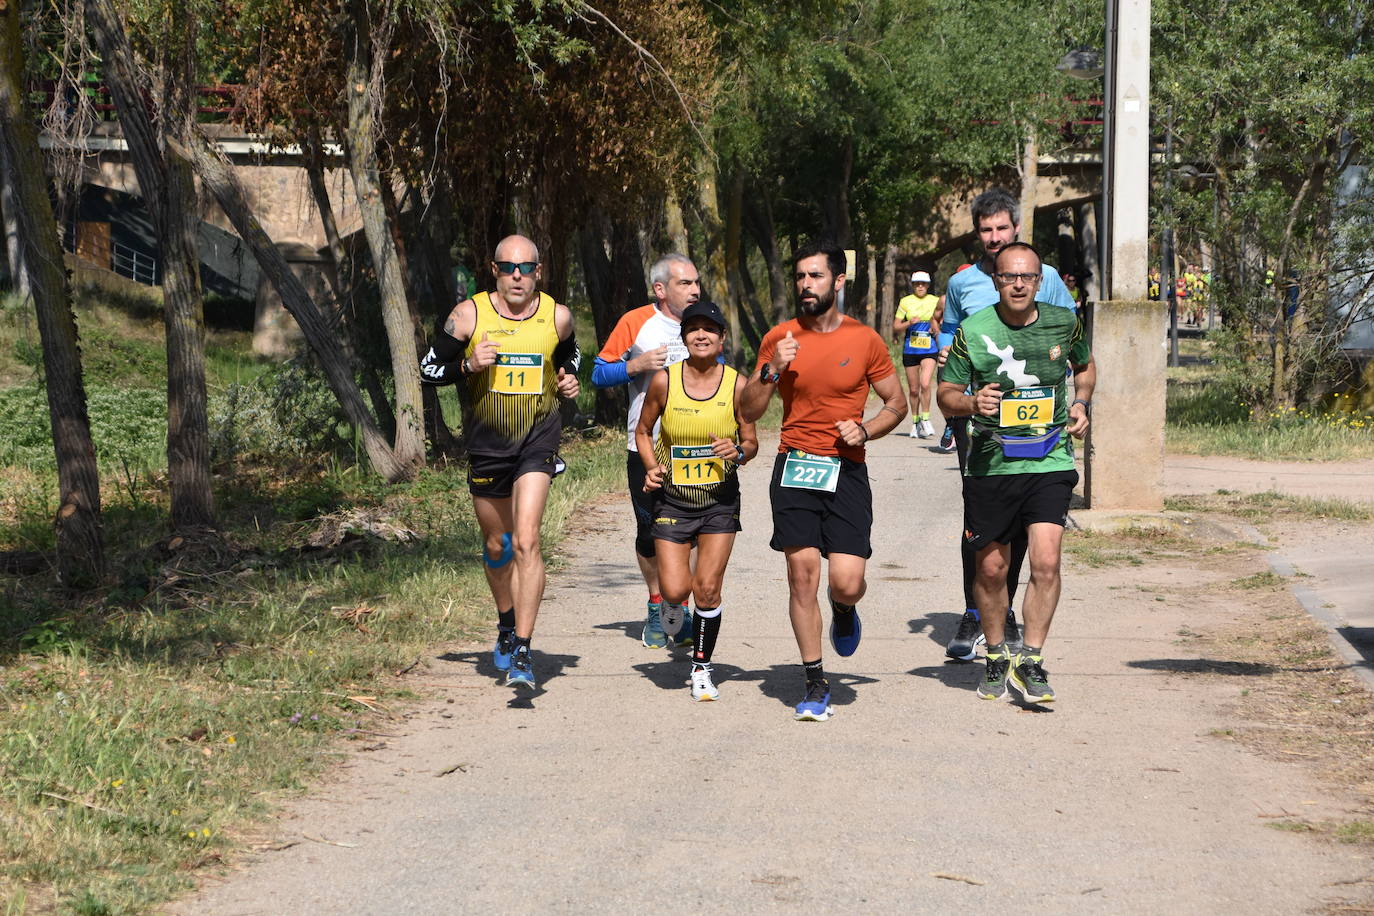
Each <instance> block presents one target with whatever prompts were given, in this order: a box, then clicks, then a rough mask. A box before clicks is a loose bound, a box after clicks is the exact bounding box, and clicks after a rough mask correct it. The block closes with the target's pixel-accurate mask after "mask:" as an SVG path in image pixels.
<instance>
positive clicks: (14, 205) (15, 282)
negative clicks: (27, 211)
mask: <svg viewBox="0 0 1374 916" xmlns="http://www.w3.org/2000/svg"><path fill="white" fill-rule="evenodd" d="M10 173H11V170H10V169H9V168H7V167H6V166H5V164H4V162H3V161H0V212H3V215H4V220H5V252H4V253H5V265H6V266H7V267H8V268H9V274H10V291H11V292H13V293H14V294H15V295H16V296H18V297H19V299H20V300H21V301H23V300H26V299H28V298H29V273H28V271H26V270H25V269H24V255H23V252H22V244H21V241H20V238H19V193H18V191H16V190H15V187H14V183H13V182H12V181H11V180H10Z"/></svg>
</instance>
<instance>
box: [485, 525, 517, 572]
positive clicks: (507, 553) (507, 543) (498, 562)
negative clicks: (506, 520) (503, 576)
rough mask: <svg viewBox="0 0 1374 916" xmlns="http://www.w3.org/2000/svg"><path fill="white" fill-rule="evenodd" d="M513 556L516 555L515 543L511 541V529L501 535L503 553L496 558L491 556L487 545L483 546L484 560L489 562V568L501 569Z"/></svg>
mask: <svg viewBox="0 0 1374 916" xmlns="http://www.w3.org/2000/svg"><path fill="white" fill-rule="evenodd" d="M513 556H515V545H514V544H513V543H512V541H511V537H510V532H509V531H507V532H506V533H505V534H503V535H501V555H500V556H499V557H497V558H496V559H494V560H493V559H492V558H491V554H489V553H487V548H486V547H483V548H482V562H483V563H485V564H487V568H488V569H500V568H501V567H502V566H505V565H506V564H507V563H509V562H510V560H511V557H513Z"/></svg>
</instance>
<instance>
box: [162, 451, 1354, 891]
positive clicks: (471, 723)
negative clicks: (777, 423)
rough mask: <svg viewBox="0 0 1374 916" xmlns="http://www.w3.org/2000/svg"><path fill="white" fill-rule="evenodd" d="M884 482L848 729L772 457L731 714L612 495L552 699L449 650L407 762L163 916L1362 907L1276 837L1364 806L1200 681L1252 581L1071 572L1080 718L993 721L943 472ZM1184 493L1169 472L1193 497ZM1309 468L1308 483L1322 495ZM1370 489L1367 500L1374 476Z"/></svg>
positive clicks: (1062, 704)
mask: <svg viewBox="0 0 1374 916" xmlns="http://www.w3.org/2000/svg"><path fill="white" fill-rule="evenodd" d="M1182 460H1183V461H1186V462H1187V465H1186V467H1187V468H1192V467H1194V466H1195V465H1196V463H1197V462H1199V461H1201V459H1194V458H1188V459H1182ZM869 466H870V476H871V478H872V483H873V491H874V494H875V528H874V549H875V553H874V557H873V560H872V561H871V564H870V567H869V593H868V596H867V597H866V599H865V601H864V602H863V604H862V605H861V613H862V614H863V620H864V640H863V645H862V646H861V648H860V649H859V652H858V653H857V654H856V655H855V656H854V657H852V658H850V659H838V658H836V657H835V656H834V655H833V653H830V652H827V658H826V664H827V671H828V672H829V674H830V677H831V681H832V684H833V685H834V703H835V706H836V710H837V711H836V715H835V716H834V718H833V719H832V720H831V721H829V722H825V723H797V722H794V721H792V716H791V706H792V704H794V703H795V702H796V701H797V699H798V698H799V694H800V687H801V675H800V669H799V666H798V664H797V662H798V659H797V653H796V646H795V643H794V641H793V639H792V635H791V631H790V627H789V626H788V623H787V610H786V599H787V591H786V582H785V578H784V570H783V564H782V560H781V557H780V555H778V554H776V553H774V552H773V551H771V550H770V549H769V548H768V545H767V540H768V535H769V532H770V529H771V525H770V522H769V516H768V509H767V505H768V502H767V476H768V467H769V462H768V461H766V460H761V461H758V462H756V463H755V464H753V465H751V466H750V467H748V468H746V469H745V472H744V487H745V519H744V524H745V529H746V530H745V532H744V533H743V534H742V535H741V536H740V538H739V540H738V542H737V545H736V549H735V555H734V558H733V560H732V562H731V566H730V570H729V573H728V574H727V579H726V588H725V596H726V603H725V611H724V615H725V616H724V624H723V627H722V633H721V638H720V643H719V646H718V649H717V653H716V656H717V658H716V661H717V664H716V670H717V673H718V682H719V684H720V689H721V700H720V701H719V702H717V703H705V704H694V703H692V702H691V701H690V700H689V699H688V693H687V688H686V684H685V681H686V677H687V670H688V664H687V662H686V660H685V655H682V654H679V655H677V656H673V655H670V654H668V653H666V652H663V651H657V652H655V651H653V650H649V649H645V648H644V647H642V646H641V645H640V643H639V638H638V637H639V629H640V626H641V623H642V613H643V612H642V607H643V595H642V585H641V583H640V582H639V580H638V575H637V573H636V571H635V569H634V565H633V560H632V556H631V547H630V539H629V536H628V532H629V531H630V525H631V521H630V512H629V507H628V505H626V501H625V498H624V496H623V495H620V496H616V497H614V498H610V497H608V498H607V499H606V500H604V501H602V502H601V503H599V504H597V505H594V506H591V507H589V508H588V509H587V510H586V511H585V512H584V513H582V517H581V520H580V522H579V526H578V529H577V531H576V532H575V534H574V535H573V536H572V537H570V538H569V539H568V540H567V541H565V542H564V545H563V548H562V551H563V556H561V557H560V558H559V559H558V563H557V568H555V569H554V570H553V571H552V574H551V577H550V586H549V590H548V595H547V597H546V602H545V607H544V610H543V611H542V613H541V617H540V621H539V624H540V625H539V629H538V632H537V635H536V641H535V664H536V670H537V672H538V674H539V676H540V679H541V683H542V685H543V686H542V689H541V691H540V692H539V693H538V694H537V695H535V696H534V697H533V698H532V699H524V700H521V699H513V698H512V693H511V691H510V690H508V689H506V688H503V687H500V686H498V685H497V683H496V678H495V672H494V670H493V669H492V668H491V667H490V662H489V655H488V652H489V648H490V647H489V646H488V645H486V644H485V643H483V644H477V645H458V646H448V647H442V648H440V649H438V650H436V651H435V653H434V656H433V657H432V658H430V659H428V660H427V665H426V666H424V667H423V668H422V669H417V670H416V672H414V673H413V674H412V675H410V676H409V682H410V684H411V686H412V687H413V689H415V690H417V691H420V692H422V693H423V695H424V699H423V700H422V701H421V702H420V703H418V704H417V705H416V706H415V708H413V709H412V710H411V711H410V712H409V713H407V714H406V715H405V716H404V717H402V718H398V720H397V721H395V722H394V723H390V724H389V725H388V726H387V727H386V728H384V729H382V730H383V731H386V732H387V733H388V735H394V736H395V737H385V738H384V739H378V740H376V741H375V743H373V744H371V745H369V747H370V748H371V749H369V750H367V751H365V752H364V751H360V752H357V753H354V754H352V755H351V756H350V757H349V758H348V760H347V762H346V763H345V764H344V765H343V767H342V768H341V769H340V771H339V773H338V775H337V778H335V779H333V780H332V781H331V782H329V783H328V784H327V785H323V786H320V787H318V788H316V789H315V790H313V791H312V792H311V794H310V795H309V796H308V797H306V798H302V799H299V800H295V801H293V802H291V803H289V804H288V805H287V806H286V807H285V809H284V810H283V812H282V814H281V816H280V818H279V819H278V820H276V821H274V822H272V823H271V824H269V825H268V833H269V835H270V837H271V838H270V840H269V841H268V842H266V843H264V844H263V848H262V849H260V850H259V851H257V852H256V853H254V854H253V855H251V856H248V857H246V858H245V859H244V860H243V861H242V862H240V863H239V864H238V865H237V866H236V867H235V868H233V869H232V870H230V871H228V872H226V873H224V874H221V875H218V876H215V877H213V878H210V879H208V880H206V881H205V882H204V883H203V886H202V888H201V890H200V891H199V893H197V894H196V895H194V896H191V897H188V898H186V899H185V900H183V901H181V902H180V903H178V904H176V905H175V906H173V907H171V908H170V910H171V911H172V912H176V913H186V914H190V913H196V914H250V913H282V912H292V911H295V912H329V913H432V912H451V913H467V912H474V913H475V912H489V911H492V910H494V909H501V910H505V911H515V912H531V911H545V912H548V911H552V912H573V911H576V912H586V911H593V912H627V911H640V910H644V909H646V908H653V909H654V910H656V911H660V912H669V913H678V912H682V913H686V912H692V911H699V910H702V909H704V908H707V907H719V906H722V905H725V906H728V907H729V908H730V909H731V910H734V911H739V912H765V911H775V910H778V909H782V908H786V909H794V908H801V907H805V908H807V909H809V910H812V911H820V912H839V911H852V910H855V909H862V910H875V911H884V910H886V911H891V910H896V909H898V908H900V909H902V910H905V911H909V912H916V913H946V912H950V911H953V910H955V909H956V908H965V907H974V908H986V907H990V906H997V907H1005V906H1008V905H1011V904H1013V903H1015V904H1017V905H1020V906H1027V905H1029V906H1030V907H1032V908H1034V909H1037V910H1044V911H1048V912H1057V913H1113V914H1116V913H1157V912H1167V911H1181V912H1213V911H1219V910H1222V909H1227V908H1232V907H1235V906H1238V905H1241V906H1244V908H1245V910H1246V911H1247V912H1251V913H1295V912H1306V911H1311V910H1312V909H1313V908H1314V907H1316V908H1322V907H1337V906H1344V905H1364V904H1367V903H1368V902H1369V896H1368V894H1369V885H1370V882H1371V877H1370V876H1371V874H1372V873H1374V865H1372V864H1371V855H1370V852H1369V847H1367V846H1347V845H1341V844H1336V843H1331V842H1327V841H1324V840H1320V839H1317V838H1314V837H1312V836H1309V835H1304V834H1301V833H1296V832H1290V831H1283V830H1275V829H1272V824H1273V822H1274V821H1275V819H1278V818H1283V817H1285V816H1291V815H1293V814H1294V813H1299V814H1301V815H1302V816H1304V817H1307V818H1311V819H1322V818H1336V817H1341V816H1343V815H1347V814H1349V812H1350V811H1351V810H1352V805H1353V804H1354V803H1353V801H1352V800H1351V798H1349V797H1348V796H1347V795H1345V794H1343V792H1342V791H1341V789H1340V787H1339V786H1334V785H1331V784H1329V783H1324V782H1322V781H1321V779H1320V777H1319V776H1318V775H1317V774H1316V773H1314V772H1313V771H1312V769H1311V768H1308V767H1304V766H1303V765H1302V764H1301V762H1300V761H1299V762H1282V761H1277V760H1274V759H1270V758H1268V757H1265V756H1262V755H1258V754H1255V753H1253V752H1250V751H1247V750H1246V749H1245V748H1244V747H1242V746H1240V745H1239V744H1237V743H1236V742H1233V741H1228V740H1226V739H1225V738H1224V736H1225V735H1226V734H1227V733H1228V730H1230V729H1232V728H1234V727H1236V726H1237V724H1238V719H1237V717H1238V716H1239V713H1238V712H1237V709H1236V705H1237V701H1238V700H1239V699H1240V697H1241V695H1242V691H1249V690H1250V689H1251V687H1252V681H1251V680H1247V679H1242V678H1230V679H1228V678H1226V677H1218V676H1199V675H1198V673H1197V672H1198V670H1199V666H1198V659H1199V657H1200V656H1199V653H1200V652H1201V651H1202V649H1201V648H1200V647H1199V646H1197V645H1195V644H1194V643H1193V642H1192V641H1190V640H1188V639H1186V638H1183V635H1184V634H1186V633H1187V632H1188V631H1189V628H1190V627H1193V628H1196V627H1197V626H1199V625H1202V624H1206V625H1215V626H1224V627H1235V626H1240V627H1244V626H1245V625H1246V624H1247V621H1248V620H1250V619H1252V617H1253V616H1254V615H1258V614H1261V613H1262V611H1260V610H1257V609H1256V608H1254V607H1251V606H1249V605H1247V604H1246V603H1245V602H1243V601H1238V600H1235V599H1234V597H1230V598H1228V597H1227V592H1226V590H1225V589H1220V590H1211V591H1208V590H1207V589H1206V586H1208V585H1209V584H1215V583H1224V582H1226V581H1229V580H1230V579H1233V578H1235V577H1236V576H1239V575H1244V574H1245V573H1246V572H1247V571H1249V572H1253V571H1255V569H1258V568H1262V561H1255V560H1254V558H1249V559H1244V558H1230V557H1228V556H1227V555H1225V553H1222V554H1219V555H1217V556H1215V557H1214V558H1213V559H1212V560H1210V561H1209V562H1207V563H1198V562H1196V561H1195V560H1194V559H1192V558H1190V557H1189V556H1186V555H1181V556H1161V557H1159V558H1155V559H1150V560H1149V561H1148V562H1143V563H1141V564H1140V565H1134V564H1130V563H1128V564H1118V565H1106V566H1100V567H1094V566H1091V565H1089V564H1086V563H1083V562H1080V561H1077V560H1070V561H1069V562H1068V563H1067V564H1066V570H1065V581H1064V597H1063V600H1062V601H1061V603H1060V608H1059V614H1058V617H1057V619H1056V621H1055V627H1054V631H1053V633H1052V636H1051V642H1050V645H1049V646H1047V649H1046V655H1047V659H1046V663H1047V667H1048V668H1049V670H1050V672H1051V676H1052V680H1053V683H1054V685H1055V688H1056V690H1057V691H1059V694H1060V697H1061V699H1060V701H1059V702H1058V703H1056V704H1054V706H1053V708H1051V709H1039V708H1035V709H1032V708H1027V707H1023V706H1021V705H1018V704H1016V703H1012V702H980V701H978V700H977V699H976V698H975V696H974V694H973V686H974V684H975V682H976V680H977V678H978V677H979V675H980V674H981V670H982V665H981V664H980V663H979V664H959V663H952V662H947V661H946V660H945V658H944V654H943V646H944V643H945V641H946V640H947V639H948V638H949V636H950V635H952V632H953V630H954V627H955V624H956V623H957V619H958V610H959V605H960V604H961V603H962V601H961V599H960V585H959V558H958V535H959V531H960V515H961V506H960V500H959V480H958V472H957V466H956V465H955V462H954V460H953V457H952V456H947V455H941V454H938V453H935V452H933V451H931V450H930V449H929V448H928V447H927V443H925V442H921V441H918V440H913V439H909V438H906V437H905V436H892V437H889V438H887V439H884V440H881V441H878V442H875V443H873V446H872V448H871V452H870V463H869ZM1181 467H1183V466H1181V465H1178V464H1177V463H1175V462H1174V461H1172V460H1171V462H1170V464H1169V468H1170V472H1169V485H1170V488H1171V492H1173V491H1175V490H1174V488H1175V487H1176V486H1178V485H1179V474H1180V468H1181ZM1319 467H1320V466H1314V465H1306V466H1303V468H1304V469H1305V471H1306V473H1307V476H1308V477H1310V476H1312V470H1313V469H1314V468H1319ZM1190 473H1191V471H1190ZM1258 473H1259V474H1260V476H1261V477H1262V475H1263V473H1264V471H1262V470H1260V471H1259V472H1258ZM1333 473H1334V472H1333ZM1356 473H1360V474H1368V475H1371V478H1374V463H1369V467H1368V468H1357V469H1356ZM1236 477H1237V475H1236V474H1235V473H1234V472H1233V473H1232V474H1231V475H1230V477H1229V478H1228V479H1230V484H1229V486H1230V487H1231V488H1233V489H1234V488H1236V480H1235V478H1236ZM1188 485H1189V486H1193V485H1196V486H1198V487H1202V488H1205V487H1209V486H1211V484H1210V483H1208V482H1206V481H1203V480H1201V479H1199V480H1198V481H1197V482H1196V484H1193V483H1189V484H1188ZM1222 486H1227V484H1218V485H1217V486H1211V490H1207V489H1200V490H1198V492H1211V491H1214V490H1215V489H1217V488H1219V487H1222ZM1359 486H1360V487H1361V488H1364V489H1366V490H1367V491H1374V488H1369V487H1367V484H1364V483H1361V484H1360V485H1359ZM1268 488H1269V487H1268V486H1262V487H1260V489H1268ZM1183 492H1187V491H1183ZM1256 563H1258V564H1259V565H1256ZM1247 564H1248V565H1247ZM1366 594H1367V593H1366ZM1247 615H1250V616H1247ZM1361 895H1363V896H1361Z"/></svg>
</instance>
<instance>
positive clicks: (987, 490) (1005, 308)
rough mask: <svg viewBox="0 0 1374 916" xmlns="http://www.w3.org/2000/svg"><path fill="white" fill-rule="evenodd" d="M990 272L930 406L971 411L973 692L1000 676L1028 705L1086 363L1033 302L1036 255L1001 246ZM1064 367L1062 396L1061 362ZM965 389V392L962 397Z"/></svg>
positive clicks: (1062, 326)
mask: <svg viewBox="0 0 1374 916" xmlns="http://www.w3.org/2000/svg"><path fill="white" fill-rule="evenodd" d="M993 277H994V279H995V280H996V282H997V287H998V291H999V294H1000V301H999V302H998V304H997V307H996V308H991V309H984V310H983V311H980V312H979V313H978V314H976V315H972V316H970V317H969V318H967V319H965V320H964V322H963V323H962V324H961V325H960V326H959V330H958V331H957V332H956V333H955V335H954V341H953V343H952V344H951V346H950V350H949V357H948V361H947V362H946V363H945V366H944V368H943V369H942V370H941V372H940V387H939V395H938V396H939V399H940V406H941V407H942V408H944V409H945V410H947V411H949V412H950V413H963V414H966V415H972V417H973V422H972V425H971V430H970V433H971V435H970V439H971V442H970V447H969V455H968V465H967V467H966V469H965V472H964V475H965V476H964V541H965V543H966V544H967V545H968V546H969V547H970V548H972V549H973V550H974V551H975V559H976V562H977V577H976V579H975V581H974V586H973V591H974V596H975V598H976V599H977V602H978V610H979V611H980V617H981V621H982V629H983V636H984V638H985V639H986V641H987V647H988V649H987V667H986V669H985V671H984V674H983V679H982V681H981V683H979V685H978V688H977V691H978V696H979V697H981V698H983V699H985V700H994V699H999V698H1001V697H1004V696H1006V695H1007V680H1008V675H1010V680H1011V683H1012V685H1013V686H1014V687H1015V688H1016V689H1017V690H1018V691H1019V692H1020V693H1021V696H1022V697H1023V698H1024V699H1025V700H1026V701H1027V702H1031V703H1048V702H1050V701H1052V700H1053V699H1054V698H1055V697H1054V690H1052V689H1051V688H1050V684H1049V679H1048V677H1047V676H1046V674H1045V669H1044V667H1043V664H1042V663H1043V661H1044V658H1043V655H1042V651H1041V650H1042V649H1043V648H1044V645H1045V638H1046V636H1048V635H1049V629H1050V621H1051V620H1052V619H1053V618H1054V611H1055V608H1056V607H1057V606H1058V604H1059V592H1060V578H1059V568H1060V555H1061V551H1062V546H1063V538H1064V524H1065V522H1066V520H1067V517H1068V512H1069V498H1070V497H1071V496H1072V495H1073V488H1074V487H1075V486H1076V485H1077V483H1078V471H1076V470H1075V469H1074V463H1073V451H1072V448H1071V446H1070V443H1069V439H1068V437H1067V436H1065V435H1064V433H1068V434H1069V435H1071V436H1077V437H1079V438H1082V436H1083V434H1084V433H1085V432H1087V429H1088V407H1089V402H1090V401H1091V400H1092V393H1093V387H1094V385H1095V384H1096V382H1097V367H1096V365H1095V364H1094V363H1093V359H1092V354H1091V353H1090V352H1089V350H1088V342H1087V340H1086V339H1085V338H1084V336H1083V324H1082V322H1081V321H1080V320H1079V319H1078V318H1077V317H1076V316H1075V315H1074V314H1073V313H1072V312H1069V311H1066V310H1064V309H1059V308H1052V307H1051V308H1042V307H1041V306H1040V304H1039V303H1037V302H1036V301H1035V290H1036V287H1038V286H1039V285H1040V282H1041V262H1040V256H1039V254H1038V253H1037V252H1036V251H1035V249H1034V248H1032V247H1031V246H1030V245H1027V244H1025V243H1024V242H1012V243H1010V244H1008V245H1005V246H1002V248H1001V250H1000V251H999V252H998V253H997V257H996V258H995V270H994V273H993ZM1066 365H1067V366H1072V367H1073V373H1074V374H1073V390H1074V398H1073V401H1072V402H1071V403H1070V402H1068V384H1067V382H1066V381H1065V377H1064V376H1065V373H1064V368H1065V366H1066ZM968 389H972V390H973V391H974V392H975V393H974V394H966V393H965V391H966V390H968ZM1023 529H1024V530H1025V531H1026V533H1027V535H1028V537H1029V542H1030V549H1029V556H1030V566H1031V575H1030V585H1029V586H1028V587H1027V588H1026V598H1025V603H1024V604H1023V605H1022V608H1023V611H1022V612H1023V615H1024V623H1025V629H1024V631H1023V634H1022V645H1021V648H1020V649H1019V650H1015V649H1013V648H1012V647H1010V646H1009V645H1008V644H1007V638H1006V632H1005V626H1004V621H1003V618H1002V613H1001V612H1002V609H1003V608H1005V607H1006V606H1007V602H1008V598H1007V571H1008V568H1009V566H1010V554H1011V542H1012V540H1013V539H1014V538H1015V537H1016V535H1017V534H1018V533H1019V532H1020V531H1021V530H1023Z"/></svg>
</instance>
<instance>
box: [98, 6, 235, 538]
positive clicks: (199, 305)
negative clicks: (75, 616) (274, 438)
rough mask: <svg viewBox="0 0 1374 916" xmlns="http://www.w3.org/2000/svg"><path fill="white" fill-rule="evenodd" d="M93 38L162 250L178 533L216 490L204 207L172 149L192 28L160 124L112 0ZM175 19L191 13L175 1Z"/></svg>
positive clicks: (190, 75) (172, 66) (167, 82)
mask: <svg viewBox="0 0 1374 916" xmlns="http://www.w3.org/2000/svg"><path fill="white" fill-rule="evenodd" d="M86 9H87V11H88V14H89V16H90V19H91V25H92V31H93V32H94V33H95V38H96V42H97V43H98V44H99V45H100V52H101V56H102V57H103V58H104V60H105V79H106V81H107V82H108V84H109V86H110V94H111V95H112V96H113V97H114V101H115V107H116V108H117V109H118V110H119V120H120V126H121V127H122V128H123V131H124V137H125V139H126V140H127V141H128V144H129V155H130V158H131V159H132V160H133V163H134V173H135V174H136V175H137V176H138V186H139V190H140V191H142V193H143V200H144V203H145V204H146V206H147V209H148V213H149V215H150V216H151V217H152V221H153V229H154V231H155V232H156V233H157V237H158V244H159V246H160V247H161V249H162V298H163V319H164V323H165V325H166V329H167V477H168V480H169V483H170V489H171V496H172V527H173V528H174V529H180V528H187V527H210V526H213V525H214V523H215V515H214V496H213V494H212V492H211V489H210V432H209V420H208V417H207V414H206V395H205V325H204V305H203V302H202V296H201V286H200V252H199V245H198V235H199V233H200V218H199V213H200V208H199V206H198V205H197V201H196V187H195V177H194V175H193V174H192V171H191V165H190V163H189V162H187V161H186V160H185V159H184V158H183V157H181V156H179V155H177V154H176V153H175V152H174V151H172V150H171V149H170V148H168V147H167V139H168V137H169V136H171V135H172V134H173V132H181V133H184V132H185V130H186V129H187V127H186V126H187V125H189V124H191V123H192V121H193V119H194V117H195V97H194V95H193V90H194V85H195V81H194V73H195V34H196V32H195V29H194V28H191V27H189V26H187V27H186V28H184V29H182V30H181V32H180V33H179V34H180V38H179V40H178V41H177V42H176V43H175V44H171V43H170V42H169V43H168V44H169V45H171V46H169V47H167V48H166V49H165V50H164V52H163V53H164V57H163V60H162V63H161V66H160V71H161V72H160V74H159V81H160V82H161V84H162V85H161V87H160V92H159V93H158V96H159V98H160V103H161V104H160V108H161V110H160V111H159V112H158V113H157V120H156V122H154V120H153V113H152V112H150V111H149V106H148V104H147V102H146V99H147V97H148V95H149V93H148V90H147V84H148V82H149V81H148V79H147V74H146V73H144V72H140V69H139V66H138V64H137V62H136V60H135V59H134V51H133V47H132V45H131V44H130V43H129V38H128V36H127V34H126V33H125V31H124V24H123V22H122V21H121V20H120V18H119V14H118V13H117V12H116V11H115V8H114V5H113V3H112V2H111V0H87V3H86ZM171 16H172V18H173V20H174V21H176V22H178V23H181V24H186V22H187V19H188V17H190V12H189V11H188V10H187V9H186V8H185V6H184V4H183V3H180V2H174V3H173V5H172V9H171Z"/></svg>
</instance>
